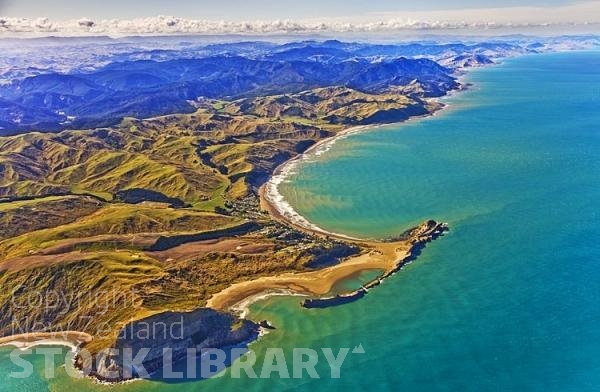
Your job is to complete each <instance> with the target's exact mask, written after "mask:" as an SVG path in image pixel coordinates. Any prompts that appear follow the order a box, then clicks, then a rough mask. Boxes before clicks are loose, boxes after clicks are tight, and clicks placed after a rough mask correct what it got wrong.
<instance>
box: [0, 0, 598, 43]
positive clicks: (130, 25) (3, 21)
mask: <svg viewBox="0 0 600 392" xmlns="http://www.w3.org/2000/svg"><path fill="white" fill-rule="evenodd" d="M586 24H594V25H595V24H600V1H599V0H594V1H587V2H583V3H577V4H572V5H568V6H562V7H553V8H544V7H510V8H496V9H472V10H460V11H457V10H449V11H433V12H404V13H385V14H369V15H363V16H360V17H347V18H324V19H313V20H304V21H291V20H277V21H252V22H228V21H210V20H190V19H184V18H178V17H172V16H157V17H151V18H139V19H132V20H121V19H105V20H94V19H89V18H81V19H78V20H68V21H51V20H49V19H48V18H37V19H29V18H11V17H0V34H4V35H7V34H12V35H14V34H20V33H30V34H37V35H47V34H56V35H91V34H109V35H133V34H140V35H143V34H148V35H151V34H273V33H321V32H331V33H336V32H338V33H343V32H358V33H368V32H395V31H402V30H481V29H486V30H491V29H500V28H519V27H520V28H524V27H538V26H560V25H586Z"/></svg>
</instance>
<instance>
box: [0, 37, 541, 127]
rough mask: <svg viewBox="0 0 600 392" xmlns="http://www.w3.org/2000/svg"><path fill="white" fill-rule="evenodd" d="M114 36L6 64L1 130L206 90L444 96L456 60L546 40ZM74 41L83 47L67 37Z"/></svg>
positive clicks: (242, 94)
mask: <svg viewBox="0 0 600 392" xmlns="http://www.w3.org/2000/svg"><path fill="white" fill-rule="evenodd" d="M59 41H60V40H59ZM60 42H63V41H60ZM60 42H59V43H58V44H60ZM66 42H68V41H66ZM107 42H109V43H110V42H112V41H111V40H108V41H107ZM53 43H54V49H56V44H57V43H56V42H54V41H53ZM109 43H106V42H104V41H102V44H92V43H87V41H85V42H79V41H76V47H77V48H80V50H81V51H85V50H86V45H94V48H95V51H96V52H97V51H98V45H106V46H110V45H109ZM114 46H118V47H119V49H118V50H117V49H115V48H112V49H111V50H112V51H113V52H110V50H109V51H108V53H106V54H105V55H103V56H102V59H99V60H98V61H99V62H101V63H103V64H104V65H102V66H100V67H96V68H94V67H93V66H92V67H91V68H90V66H89V64H88V65H87V66H86V67H80V68H78V67H77V66H73V67H72V68H71V69H70V70H69V71H67V72H63V71H56V70H54V69H63V67H61V66H60V65H57V64H56V63H60V62H61V61H67V60H64V59H56V60H54V64H45V66H47V69H46V70H44V69H43V67H42V66H39V67H34V66H33V65H32V66H31V67H28V68H26V69H25V68H23V67H22V66H17V65H15V66H14V68H15V69H13V70H11V69H10V67H9V70H7V71H4V77H5V78H7V77H8V79H9V81H8V82H6V80H5V83H4V84H1V85H0V135H9V134H15V133H22V132H28V131H33V130H38V131H58V130H62V129H67V128H78V129H82V128H94V127H99V126H108V125H112V124H115V123H117V122H119V121H120V120H121V119H122V118H123V117H136V118H147V117H152V116H157V115H164V114H171V113H188V112H192V111H194V110H195V107H196V104H195V102H197V101H201V100H202V99H205V98H209V99H222V100H233V99H237V98H247V97H256V96H262V95H272V94H284V93H296V92H300V91H304V90H308V89H314V88H320V87H330V86H342V87H348V88H352V89H355V90H358V91H362V92H365V93H383V92H389V91H398V89H399V88H403V87H406V86H414V85H418V87H419V88H418V89H412V91H418V95H419V96H420V97H421V98H422V97H436V96H442V95H444V94H446V93H447V92H448V91H449V90H452V89H455V88H457V86H458V83H457V81H456V78H455V76H456V74H455V71H456V69H457V68H463V67H472V66H478V65H484V64H489V63H492V62H493V61H494V59H497V58H501V57H508V56H514V55H516V54H520V53H527V52H538V51H541V50H544V48H545V47H544V45H543V44H541V43H539V42H529V43H527V44H526V45H523V44H514V43H506V42H492V43H476V44H469V45H467V44H462V43H461V44H435V43H432V44H424V43H412V44H403V45H376V44H364V43H345V42H340V41H335V40H330V41H323V42H317V41H303V42H292V43H286V44H273V43H268V42H239V43H230V44H220V43H217V44H210V45H205V46H197V45H193V44H192V43H189V44H187V43H185V42H180V43H179V47H178V49H177V50H174V49H157V48H151V49H144V46H143V45H142V46H140V47H136V46H135V45H134V46H133V47H130V46H127V45H125V44H119V45H117V44H114ZM102 47H103V48H104V46H102ZM134 49H135V50H134ZM65 50H67V51H69V50H74V49H73V48H72V47H68V45H67V47H66V49H65ZM107 50H108V49H107ZM54 51H55V52H56V50H54ZM13 62H14V64H19V61H18V59H15V60H14V61H13ZM11 72H12V73H11ZM402 91H404V92H406V91H407V90H406V89H405V90H402ZM415 94H417V93H415Z"/></svg>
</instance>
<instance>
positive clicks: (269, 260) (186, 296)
mask: <svg viewBox="0 0 600 392" xmlns="http://www.w3.org/2000/svg"><path fill="white" fill-rule="evenodd" d="M433 109H435V105H434V104H430V103H426V102H423V101H421V100H420V99H418V98H411V97H407V96H404V95H391V94H382V95H375V94H367V93H363V92H359V91H355V90H351V89H348V88H343V87H339V88H338V87H334V88H324V89H316V90H310V91H305V92H301V93H298V94H293V95H276V96H266V97H259V98H253V99H241V100H236V101H232V102H225V101H210V100H207V101H205V102H203V103H202V104H201V105H199V107H198V109H197V111H196V112H195V113H192V114H177V115H169V116H163V117H157V118H152V119H146V120H138V119H132V118H129V119H125V120H124V121H123V122H122V123H121V124H120V125H118V126H115V127H111V128H102V129H95V130H89V131H80V130H73V131H63V132H60V133H56V134H41V133H29V134H25V135H21V136H12V137H4V138H0V197H4V200H5V201H4V202H2V203H0V222H1V223H2V229H1V230H0V287H2V288H3V289H2V290H1V291H0V335H7V334H10V333H11V332H10V331H11V324H12V322H13V321H15V320H16V321H17V322H18V323H19V325H20V326H21V327H23V326H24V328H25V329H28V330H31V329H36V328H37V330H40V329H42V330H53V329H55V330H56V329H58V330H60V329H66V328H68V329H71V330H84V331H85V332H89V333H91V334H92V335H94V336H96V337H97V339H96V340H95V341H94V343H93V344H92V346H91V348H93V349H99V348H102V346H107V345H110V344H112V342H113V341H114V336H113V335H111V333H114V332H115V331H118V330H119V328H120V327H121V326H122V325H123V324H124V323H126V322H129V321H131V320H137V319H140V318H143V317H147V316H149V315H151V314H154V313H157V312H161V311H165V310H192V309H195V308H198V307H200V306H202V305H203V304H204V303H205V302H206V300H207V299H208V298H209V297H210V296H211V295H212V294H214V293H216V292H218V291H219V290H222V289H224V288H226V287H227V286H229V285H230V284H232V283H234V282H237V281H240V280H244V279H250V278H252V277H256V276H261V275H269V274H274V273H278V272H284V271H299V270H306V269H310V268H311V267H310V266H311V265H318V264H319V260H323V259H325V258H327V259H330V258H333V259H335V258H340V257H343V256H346V255H349V254H352V253H356V252H359V251H360V250H359V249H357V248H356V247H354V246H351V245H347V244H343V243H340V242H338V241H334V240H329V239H323V238H319V237H314V236H309V235H306V234H303V233H300V232H298V231H296V230H294V229H291V228H288V227H283V226H281V225H280V224H278V223H275V222H273V221H271V220H270V218H269V217H268V215H267V214H266V213H264V212H262V211H260V208H259V206H258V201H257V196H256V195H257V189H258V187H260V186H261V185H262V184H263V183H264V182H265V181H266V180H267V179H268V177H269V176H270V175H271V173H272V172H273V170H274V169H275V168H276V167H277V166H278V165H279V164H281V163H283V162H284V161H286V160H287V159H290V158H292V157H294V156H296V155H297V154H300V153H302V152H303V151H305V150H306V149H307V148H309V147H310V146H311V145H313V144H314V143H315V142H317V141H318V140H321V139H323V138H325V137H329V136H332V135H334V134H335V133H336V132H338V131H340V130H342V129H344V128H346V127H348V126H351V125H359V124H369V123H382V122H390V121H400V120H403V119H405V118H407V117H409V116H412V115H418V114H424V113H427V112H429V111H431V110H433ZM23 198H26V199H23ZM328 255H335V256H332V257H328ZM52 291H59V292H61V293H66V294H68V295H71V296H76V297H77V296H84V295H85V296H87V297H82V298H81V299H80V301H79V303H78V304H77V306H69V307H68V308H67V309H66V310H65V309H63V310H64V311H62V312H61V311H59V310H57V309H44V308H43V307H42V308H34V309H30V308H27V307H25V308H21V307H15V305H14V302H13V301H12V299H13V296H14V297H15V298H17V299H22V298H24V297H26V296H27V295H28V294H29V293H42V295H44V294H43V293H47V292H52ZM114 292H118V293H132V294H131V295H132V297H131V298H132V299H130V302H132V303H134V304H135V306H132V305H131V304H129V305H130V306H123V304H120V303H117V304H112V305H111V306H110V307H108V308H107V309H105V307H103V306H102V305H101V304H102V303H105V302H106V300H108V299H110V295H111V294H110V293H114ZM89 298H92V299H94V300H95V301H90V300H89ZM98 300H99V302H98ZM89 315H94V317H93V321H92V323H89V317H88V316H89ZM24 320H25V321H31V320H34V321H41V324H38V326H37V327H36V328H34V327H33V326H32V325H29V324H27V323H26V322H25V321H24ZM38 327H39V328H38Z"/></svg>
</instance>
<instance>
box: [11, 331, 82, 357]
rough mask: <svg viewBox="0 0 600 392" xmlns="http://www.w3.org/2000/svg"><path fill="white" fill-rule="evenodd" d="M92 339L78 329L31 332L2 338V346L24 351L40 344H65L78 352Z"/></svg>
mask: <svg viewBox="0 0 600 392" xmlns="http://www.w3.org/2000/svg"><path fill="white" fill-rule="evenodd" d="M92 340H93V336H92V335H90V334H87V333H85V332H78V331H65V332H31V333H24V334H20V335H12V336H6V337H3V338H0V348H2V347H14V348H16V349H19V350H22V351H24V350H29V349H31V348H34V347H39V346H63V347H67V348H69V349H70V350H71V351H72V352H77V351H78V350H79V349H80V348H81V347H82V346H84V345H86V344H87V343H89V342H91V341H92Z"/></svg>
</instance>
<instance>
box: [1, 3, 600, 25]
mask: <svg viewBox="0 0 600 392" xmlns="http://www.w3.org/2000/svg"><path fill="white" fill-rule="evenodd" d="M573 3H575V2H574V1H569V0H546V1H541V0H497V1H491V0H453V1H448V0H421V1H415V0H371V1H365V0H277V1H272V0H222V1H214V0H137V1H134V0H0V15H2V16H9V17H28V18H37V17H48V18H51V19H55V20H66V19H77V18H81V17H88V18H92V19H107V18H108V19H111V18H119V19H131V18H138V17H150V16H157V15H171V16H178V17H185V18H192V19H214V20H231V21H242V20H271V19H313V18H323V17H357V16H360V15H365V14H369V13H401V12H409V13H410V12H418V11H434V10H449V9H452V10H464V9H485V8H506V7H517V6H536V7H546V8H548V7H557V6H564V5H569V4H573ZM598 11H599V12H600V9H598Z"/></svg>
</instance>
